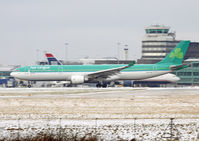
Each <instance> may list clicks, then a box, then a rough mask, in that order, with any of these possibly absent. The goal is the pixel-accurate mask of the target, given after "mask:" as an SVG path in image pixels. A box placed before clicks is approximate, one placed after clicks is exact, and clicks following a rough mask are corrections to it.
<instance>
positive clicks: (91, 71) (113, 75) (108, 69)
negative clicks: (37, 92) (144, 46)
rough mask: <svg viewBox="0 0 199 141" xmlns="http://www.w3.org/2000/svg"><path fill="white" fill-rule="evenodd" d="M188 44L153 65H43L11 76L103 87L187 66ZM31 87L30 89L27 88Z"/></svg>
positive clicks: (25, 67)
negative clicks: (184, 60)
mask: <svg viewBox="0 0 199 141" xmlns="http://www.w3.org/2000/svg"><path fill="white" fill-rule="evenodd" d="M189 44H190V41H181V42H180V43H179V44H178V45H177V46H176V47H175V48H174V49H173V50H172V51H171V52H170V53H169V54H168V55H167V56H166V57H165V58H164V59H163V60H161V61H160V62H158V63H156V64H136V65H135V64H134V63H135V62H134V61H133V62H132V63H130V64H129V65H123V64H114V65H44V66H24V67H20V68H17V69H15V71H13V72H12V73H11V74H10V75H11V76H13V77H15V78H17V79H23V80H27V81H70V82H71V84H82V83H85V82H86V83H88V82H97V85H96V86H97V87H106V84H103V82H104V81H114V80H140V79H147V78H152V77H156V76H160V75H163V74H167V73H170V72H173V71H175V70H180V69H183V68H187V67H189V65H187V64H183V63H182V62H183V59H184V56H185V53H186V51H187V48H188V46H189ZM29 87H30V86H29Z"/></svg>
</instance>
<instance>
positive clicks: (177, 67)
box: [170, 64, 191, 71]
mask: <svg viewBox="0 0 199 141" xmlns="http://www.w3.org/2000/svg"><path fill="white" fill-rule="evenodd" d="M190 66H191V65H190V64H182V65H178V66H170V70H172V71H175V70H180V69H184V68H188V67H190Z"/></svg>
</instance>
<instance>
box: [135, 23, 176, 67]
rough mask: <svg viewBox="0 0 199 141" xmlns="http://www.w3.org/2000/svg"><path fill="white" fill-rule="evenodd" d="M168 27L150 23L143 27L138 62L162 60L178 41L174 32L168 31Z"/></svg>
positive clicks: (145, 62)
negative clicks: (140, 54) (143, 33)
mask: <svg viewBox="0 0 199 141" xmlns="http://www.w3.org/2000/svg"><path fill="white" fill-rule="evenodd" d="M169 29H170V27H168V26H164V25H151V26H149V27H146V28H145V32H146V34H145V35H144V37H143V39H142V57H141V59H139V60H138V62H137V63H138V64H153V63H156V62H158V61H160V60H162V59H163V58H164V57H165V56H166V55H167V54H168V53H169V52H170V51H171V50H172V49H173V48H174V47H175V46H176V45H177V44H178V43H179V41H177V40H175V37H176V35H175V32H169Z"/></svg>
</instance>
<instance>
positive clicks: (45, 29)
mask: <svg viewBox="0 0 199 141" xmlns="http://www.w3.org/2000/svg"><path fill="white" fill-rule="evenodd" d="M198 5H199V1H198V0H166V1H165V0H31V1H28V0H0V49H1V52H0V60H1V61H0V64H22V65H30V64H34V63H35V61H36V59H37V51H36V50H37V49H39V59H44V54H43V51H49V52H52V53H53V54H54V55H56V57H57V58H59V59H63V58H64V55H65V43H66V42H67V43H69V45H68V58H69V59H79V58H84V57H86V56H88V57H89V58H102V57H108V56H110V57H114V56H117V42H121V43H122V44H123V45H124V44H128V47H129V58H130V59H137V58H140V56H141V40H142V37H143V35H144V34H145V33H144V27H146V26H149V25H151V24H156V23H158V24H164V25H168V26H170V27H171V30H175V31H176V32H177V39H185V40H187V39H190V40H192V41H199V36H198V35H199V18H198V15H199V8H198ZM123 45H121V49H122V48H124V46H123ZM122 56H123V52H122V51H121V58H122Z"/></svg>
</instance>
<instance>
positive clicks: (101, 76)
mask: <svg viewBox="0 0 199 141" xmlns="http://www.w3.org/2000/svg"><path fill="white" fill-rule="evenodd" d="M134 64H135V61H132V62H131V63H130V64H129V65H126V66H123V67H117V68H113V69H107V70H101V71H97V72H94V73H90V74H88V75H87V77H88V79H89V80H94V79H106V78H108V77H110V76H112V75H115V74H117V73H119V72H120V71H121V70H123V69H126V68H129V67H131V66H133V65H134Z"/></svg>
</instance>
